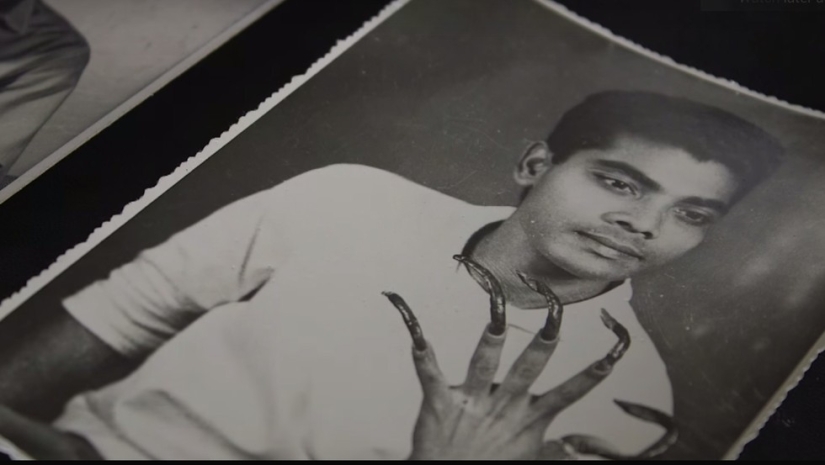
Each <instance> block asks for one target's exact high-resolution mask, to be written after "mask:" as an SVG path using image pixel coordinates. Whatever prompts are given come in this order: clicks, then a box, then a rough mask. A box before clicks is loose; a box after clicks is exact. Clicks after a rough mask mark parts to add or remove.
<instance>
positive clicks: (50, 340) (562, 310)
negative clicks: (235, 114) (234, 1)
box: [0, 0, 825, 460]
mask: <svg viewBox="0 0 825 465" xmlns="http://www.w3.org/2000/svg"><path fill="white" fill-rule="evenodd" d="M824 146H825V114H823V113H821V112H819V111H817V110H813V109H807V108H802V107H799V106H795V105H793V104H792V103H787V102H781V101H778V100H776V99H773V98H771V97H769V96H764V95H761V94H758V93H756V92H753V91H750V90H748V89H744V88H742V87H740V86H738V85H737V84H735V83H732V82H729V81H725V80H723V79H721V78H716V77H713V76H709V75H706V74H704V73H703V72H702V71H701V70H695V69H690V68H687V67H685V66H681V65H679V64H676V63H673V62H672V61H671V60H669V59H667V58H666V57H662V56H659V55H657V54H656V53H655V52H654V51H648V50H645V49H643V48H641V47H639V46H637V45H634V44H632V43H630V42H628V41H626V40H624V39H622V38H620V37H616V36H614V35H613V34H611V33H610V32H608V31H606V30H604V29H602V28H601V27H599V26H598V25H596V24H592V23H590V22H589V21H588V20H587V19H586V18H581V17H579V16H577V15H575V14H573V13H572V12H570V11H568V10H567V9H565V8H563V7H561V6H560V5H558V4H556V3H553V2H551V1H549V0H520V1H513V2H496V1H492V0H488V1H478V0H475V1H471V0H455V1H451V2H426V1H423V0H410V1H396V2H393V3H391V4H390V6H388V7H387V8H386V9H385V10H383V12H382V13H381V14H380V15H379V16H377V17H375V18H374V19H373V20H372V21H370V22H368V23H367V24H365V25H364V26H363V28H362V29H361V30H360V31H359V32H358V33H357V34H355V35H353V36H352V37H350V38H349V39H347V40H346V41H344V42H342V43H341V44H339V46H338V47H336V48H335V49H334V50H333V51H332V52H331V53H330V54H329V55H327V56H326V57H324V58H323V59H321V60H319V62H318V63H316V65H315V66H313V68H311V69H310V70H309V71H308V72H307V74H306V75H305V76H303V77H301V78H298V79H296V80H295V81H293V83H292V84H290V85H289V86H287V87H286V88H284V89H281V90H280V91H279V92H277V93H276V94H274V95H273V96H272V97H271V98H270V99H269V100H267V101H266V102H263V103H262V105H261V107H260V108H259V109H258V110H256V111H254V112H252V113H250V114H249V115H247V117H245V118H244V119H242V120H241V121H239V122H238V124H237V125H235V126H233V128H231V129H229V130H228V131H227V132H226V133H225V134H224V136H223V137H222V139H221V140H219V141H216V142H215V143H213V144H210V145H209V146H208V147H206V148H205V149H204V151H203V152H201V153H200V154H198V155H197V156H195V157H193V158H192V159H190V160H189V161H188V162H186V163H185V164H184V165H183V166H181V167H180V168H179V169H178V170H177V171H176V172H175V173H173V174H171V175H170V176H168V177H165V178H162V179H161V180H160V181H159V182H158V185H157V187H156V188H155V189H153V190H151V191H149V192H147V194H146V196H145V197H144V198H143V199H142V200H141V201H140V202H137V203H134V204H131V205H129V206H127V207H126V208H125V209H124V211H123V213H122V214H121V215H119V216H116V217H114V218H112V220H111V221H110V222H109V223H107V224H105V225H103V227H102V228H101V229H99V230H98V231H96V232H95V234H93V236H92V237H90V238H89V240H88V241H87V242H86V243H84V244H79V245H78V246H77V247H76V248H75V249H73V250H72V251H69V252H68V253H67V254H66V255H64V256H63V257H62V258H61V259H60V260H59V261H58V262H56V263H55V264H54V265H53V266H52V267H50V268H49V269H47V270H45V271H44V273H43V274H41V275H40V276H39V277H37V278H36V279H34V280H32V281H31V282H30V283H29V285H27V286H26V287H25V288H24V289H22V290H21V291H20V292H19V293H17V294H15V295H14V296H12V297H10V298H9V299H7V300H6V301H4V302H3V303H2V305H0V314H1V315H2V317H3V319H2V321H0V436H2V437H3V438H5V439H6V442H7V444H8V446H7V449H8V450H15V451H16V453H18V454H21V455H25V456H27V457H33V458H38V459H45V458H59V459H60V458H62V459H69V458H71V459H84V458H94V459H106V460H119V459H166V460H168V459H230V460H242V459H319V460H324V459H336V460H337V459H390V460H405V459H419V460H435V459H492V460H512V459H531V460H548V459H591V458H601V459H608V460H617V459H626V458H642V459H643V458H657V459H677V460H685V459H699V460H711V459H723V458H736V457H737V455H738V454H739V453H740V451H741V449H742V447H743V446H744V445H745V444H746V443H747V442H748V441H749V440H751V439H752V438H753V437H755V436H756V435H757V434H758V431H759V428H760V426H761V425H762V424H763V423H764V422H765V421H766V420H767V418H768V416H769V415H770V414H771V412H772V411H773V409H774V408H776V406H777V405H778V402H780V401H781V399H782V397H783V395H784V393H785V392H787V390H789V389H791V388H792V387H793V386H794V383H796V382H797V381H798V379H799V377H800V376H801V374H802V372H803V371H804V368H805V367H806V366H807V365H808V364H809V363H810V362H811V361H812V360H813V357H814V356H815V355H816V354H817V353H818V350H819V349H821V348H822V347H823V344H822V335H823V333H825V313H824V312H822V309H821V308H820V307H821V303H820V302H821V300H822V298H823V297H825V296H823V286H822V285H823V283H824V282H825V266H823V263H825V243H823V242H825V239H823V236H822V234H821V233H820V231H821V228H822V227H823V226H825V225H823V222H825V198H824V197H823V195H825V194H823V193H822V191H821V188H820V187H819V186H820V184H821V179H822V177H823V176H824V175H825V159H823V158H822V148H823V147H824Z"/></svg>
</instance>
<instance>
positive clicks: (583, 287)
mask: <svg viewBox="0 0 825 465" xmlns="http://www.w3.org/2000/svg"><path fill="white" fill-rule="evenodd" d="M514 226H515V225H513V224H511V223H510V222H508V221H504V222H500V223H494V224H490V225H487V226H485V227H484V228H482V229H481V230H479V231H478V232H477V233H476V234H475V235H474V237H472V238H471V239H470V241H469V242H468V244H467V247H465V250H464V254H465V255H468V256H470V258H472V259H473V260H474V261H475V262H477V263H478V264H480V265H481V266H483V267H485V268H487V269H488V270H490V272H491V273H493V275H494V276H496V278H498V280H499V282H500V283H501V287H502V290H503V291H504V294H505V296H506V298H507V302H508V303H509V304H511V305H514V306H516V307H518V308H523V309H532V308H544V307H545V306H546V301H545V299H544V297H543V296H541V295H540V294H537V293H536V292H535V291H533V290H531V289H530V288H529V287H527V286H526V285H525V284H524V283H523V282H522V281H521V279H520V278H519V277H518V275H517V274H516V272H523V273H525V274H527V276H529V277H530V278H532V279H535V280H538V281H541V282H543V283H544V284H546V285H547V286H548V287H549V288H550V289H552V290H553V292H554V293H556V295H557V296H558V297H559V299H561V301H562V303H564V304H569V303H573V302H579V301H582V300H587V299H590V298H592V297H595V296H597V295H599V294H601V293H603V292H604V291H605V290H606V289H609V288H611V287H612V286H614V285H615V284H616V283H612V282H609V281H603V280H587V279H582V278H579V277H577V276H574V275H571V274H570V273H568V272H567V271H566V270H563V269H561V268H559V267H557V266H556V265H554V264H552V263H549V262H548V261H547V260H543V259H541V258H540V257H537V256H536V255H535V253H533V252H532V250H531V248H530V246H529V244H528V241H527V238H526V237H524V235H523V233H522V231H521V230H520V229H518V228H517V227H514ZM471 275H473V273H472V272H471ZM473 277H474V278H475V279H476V280H477V281H479V282H481V278H480V277H479V276H473Z"/></svg>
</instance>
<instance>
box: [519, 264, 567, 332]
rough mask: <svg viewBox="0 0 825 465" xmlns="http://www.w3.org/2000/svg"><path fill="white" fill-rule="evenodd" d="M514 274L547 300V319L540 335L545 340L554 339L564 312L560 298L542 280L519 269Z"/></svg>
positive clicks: (559, 328)
mask: <svg viewBox="0 0 825 465" xmlns="http://www.w3.org/2000/svg"><path fill="white" fill-rule="evenodd" d="M516 274H517V275H518V277H519V278H520V279H521V280H522V282H524V284H526V285H527V287H529V288H530V289H532V290H533V291H535V292H538V293H539V294H541V295H542V296H544V300H546V301H547V321H546V322H545V324H544V328H542V330H541V337H542V338H543V339H544V340H545V341H555V340H556V339H557V338H558V336H559V331H560V330H561V320H562V316H563V314H564V306H563V305H562V304H561V299H559V297H558V296H557V295H556V293H555V292H553V291H552V289H550V287H548V286H547V285H546V284H544V283H543V282H541V281H537V280H535V279H531V278H529V277H527V275H526V274H524V273H522V272H520V271H519V272H516Z"/></svg>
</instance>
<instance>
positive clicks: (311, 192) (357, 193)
mask: <svg viewBox="0 0 825 465" xmlns="http://www.w3.org/2000/svg"><path fill="white" fill-rule="evenodd" d="M269 196H270V197H278V198H284V199H288V202H289V203H290V204H291V205H294V206H304V207H307V208H311V207H313V206H316V207H323V208H344V209H352V208H357V209H359V210H360V209H375V208H393V209H401V208H409V207H413V206H416V205H422V204H426V205H428V207H429V208H432V207H437V206H439V205H448V204H451V205H460V204H463V203H464V202H463V201H461V200H459V199H456V198H455V197H451V196H449V195H447V194H444V193H442V192H440V191H437V190H435V189H433V188H431V187H428V186H425V185H424V184H421V183H419V182H416V181H413V180H411V179H409V178H407V177H404V176H402V175H400V174H397V173H394V172H391V171H387V170H384V169H381V168H376V167H373V166H368V165H360V164H351V163H337V164H332V165H327V166H324V167H321V168H315V169H312V170H309V171H306V172H304V173H301V174H299V175H297V176H294V177H292V178H290V179H288V180H286V181H284V182H282V183H280V184H278V185H276V186H275V187H273V188H271V189H270V194H269Z"/></svg>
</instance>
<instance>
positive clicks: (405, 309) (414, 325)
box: [381, 291, 427, 352]
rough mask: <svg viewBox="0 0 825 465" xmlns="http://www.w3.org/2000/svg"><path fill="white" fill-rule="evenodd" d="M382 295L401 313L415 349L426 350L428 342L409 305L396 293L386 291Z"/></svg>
mask: <svg viewBox="0 0 825 465" xmlns="http://www.w3.org/2000/svg"><path fill="white" fill-rule="evenodd" d="M381 294H383V295H384V296H386V297H387V298H388V299H389V300H390V302H391V303H392V304H393V306H395V308H396V309H397V310H398V312H399V313H401V318H402V319H403V320H404V324H405V325H407V330H408V331H409V332H410V336H412V340H413V345H414V346H415V349H416V350H417V351H419V352H420V351H424V350H426V349H427V342H426V340H425V339H424V332H423V331H422V330H421V325H420V324H418V319H417V318H416V317H415V314H413V311H412V310H411V309H410V307H409V305H407V303H406V302H405V301H404V299H402V298H401V296H400V295H398V294H396V293H394V292H389V291H384V292H382V293H381Z"/></svg>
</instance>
